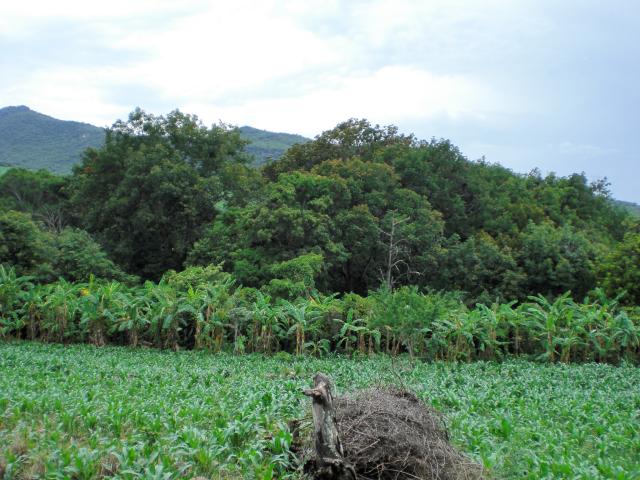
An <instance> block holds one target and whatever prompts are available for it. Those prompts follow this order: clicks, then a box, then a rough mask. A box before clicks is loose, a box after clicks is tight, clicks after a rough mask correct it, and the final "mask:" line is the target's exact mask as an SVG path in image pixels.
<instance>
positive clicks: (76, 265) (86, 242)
mask: <svg viewBox="0 0 640 480" xmlns="http://www.w3.org/2000/svg"><path fill="white" fill-rule="evenodd" d="M53 243H54V246H55V248H56V255H55V259H54V269H55V271H56V272H57V273H58V275H60V276H62V277H64V278H66V279H67V280H69V281H72V282H79V281H88V280H89V277H90V276H91V275H94V276H96V277H98V278H102V279H106V280H118V281H120V282H128V283H133V282H135V280H136V278H135V277H133V276H131V275H127V274H126V273H124V272H123V271H122V270H121V269H120V268H119V267H118V266H117V265H116V264H115V263H113V262H112V261H111V260H110V259H109V258H108V257H107V254H106V253H105V252H104V250H102V248H101V247H100V245H98V244H97V243H96V242H95V241H94V240H93V239H92V238H91V236H90V235H89V234H88V233H87V232H85V231H84V230H79V229H75V228H65V229H64V230H63V231H62V232H61V233H60V234H59V235H57V236H56V237H55V239H54V242H53Z"/></svg>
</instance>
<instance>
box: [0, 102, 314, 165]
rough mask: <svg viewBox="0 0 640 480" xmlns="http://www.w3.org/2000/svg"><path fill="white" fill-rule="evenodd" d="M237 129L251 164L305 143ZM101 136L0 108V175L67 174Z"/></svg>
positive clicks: (25, 112)
mask: <svg viewBox="0 0 640 480" xmlns="http://www.w3.org/2000/svg"><path fill="white" fill-rule="evenodd" d="M239 130H240V136H241V137H242V138H243V139H244V140H246V141H247V142H248V143H247V145H246V147H245V151H246V153H247V154H249V155H251V156H252V157H253V158H254V160H253V161H252V163H253V164H254V165H261V164H263V163H264V162H266V161H268V160H275V159H278V158H279V157H280V156H281V155H282V154H283V153H284V152H285V150H287V148H289V147H290V146H292V145H294V144H295V143H304V142H306V141H308V140H309V139H308V138H305V137H302V136H300V135H292V134H289V133H276V132H269V131H266V130H258V129H257V128H252V127H248V126H245V127H241V128H240V129H239ZM104 135H105V131H104V129H102V128H98V127H95V126H93V125H89V124H87V123H80V122H70V121H64V120H58V119H56V118H53V117H49V116H47V115H43V114H41V113H38V112H35V111H33V110H31V109H29V108H28V107H26V106H18V107H5V108H0V174H2V172H3V171H4V166H5V165H6V166H16V167H22V168H28V169H32V170H38V169H46V170H49V171H51V172H54V173H61V174H67V173H70V172H71V170H72V168H73V166H74V165H76V164H77V163H78V162H80V159H81V158H82V154H83V152H84V150H85V149H87V148H89V147H92V148H99V147H101V146H102V145H103V144H104Z"/></svg>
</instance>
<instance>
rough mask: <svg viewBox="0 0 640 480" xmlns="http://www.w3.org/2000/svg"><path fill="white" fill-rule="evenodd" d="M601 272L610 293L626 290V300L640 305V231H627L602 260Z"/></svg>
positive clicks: (604, 284) (605, 286) (603, 281)
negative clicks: (620, 241)
mask: <svg viewBox="0 0 640 480" xmlns="http://www.w3.org/2000/svg"><path fill="white" fill-rule="evenodd" d="M599 273H600V275H601V277H602V283H603V286H604V288H605V289H606V290H607V292H608V293H609V295H614V294H616V293H617V292H626V294H625V296H624V300H625V301H626V302H628V303H630V304H631V305H640V232H629V233H627V234H626V235H625V237H624V240H623V241H622V243H620V244H618V245H617V246H616V248H615V249H613V250H612V251H611V252H610V253H609V255H608V256H607V258H606V259H605V260H604V262H602V265H601V267H600V272H599Z"/></svg>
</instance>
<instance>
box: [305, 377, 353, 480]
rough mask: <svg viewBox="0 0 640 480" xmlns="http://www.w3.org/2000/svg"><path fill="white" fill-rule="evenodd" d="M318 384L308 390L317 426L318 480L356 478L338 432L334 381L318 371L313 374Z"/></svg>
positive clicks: (316, 459)
mask: <svg viewBox="0 0 640 480" xmlns="http://www.w3.org/2000/svg"><path fill="white" fill-rule="evenodd" d="M313 385H314V388H312V389H308V390H304V394H305V395H306V396H308V397H311V398H312V400H313V407H312V409H313V426H314V437H315V449H316V452H315V453H316V455H315V456H316V458H315V462H316V470H315V473H314V477H313V478H314V479H315V480H356V472H355V470H354V468H353V466H352V465H351V464H350V463H349V462H347V461H346V460H345V458H344V451H343V450H342V444H341V443H340V437H339V436H338V428H337V426H336V419H335V410H334V407H333V396H332V394H331V381H330V380H329V377H327V376H326V375H324V374H322V373H318V374H316V375H315V376H314V377H313Z"/></svg>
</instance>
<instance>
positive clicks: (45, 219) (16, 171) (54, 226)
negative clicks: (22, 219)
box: [0, 168, 71, 232]
mask: <svg viewBox="0 0 640 480" xmlns="http://www.w3.org/2000/svg"><path fill="white" fill-rule="evenodd" d="M66 185H67V179H66V178H65V177H62V176H59V175H54V174H52V173H50V172H48V171H46V170H38V171H37V172H36V171H32V170H25V169H22V168H12V169H10V170H9V171H8V172H7V173H6V174H5V175H3V176H2V177H0V207H2V208H4V209H7V210H18V211H21V212H25V213H29V214H31V216H32V217H33V218H35V219H36V220H39V221H41V222H42V223H43V224H44V225H45V226H46V228H47V229H48V230H50V231H53V232H59V231H60V230H62V229H63V228H64V227H65V226H66V225H67V224H68V223H69V222H70V220H71V219H70V215H69V212H68V211H67V201H68V195H67V194H66V191H65V188H66Z"/></svg>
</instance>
